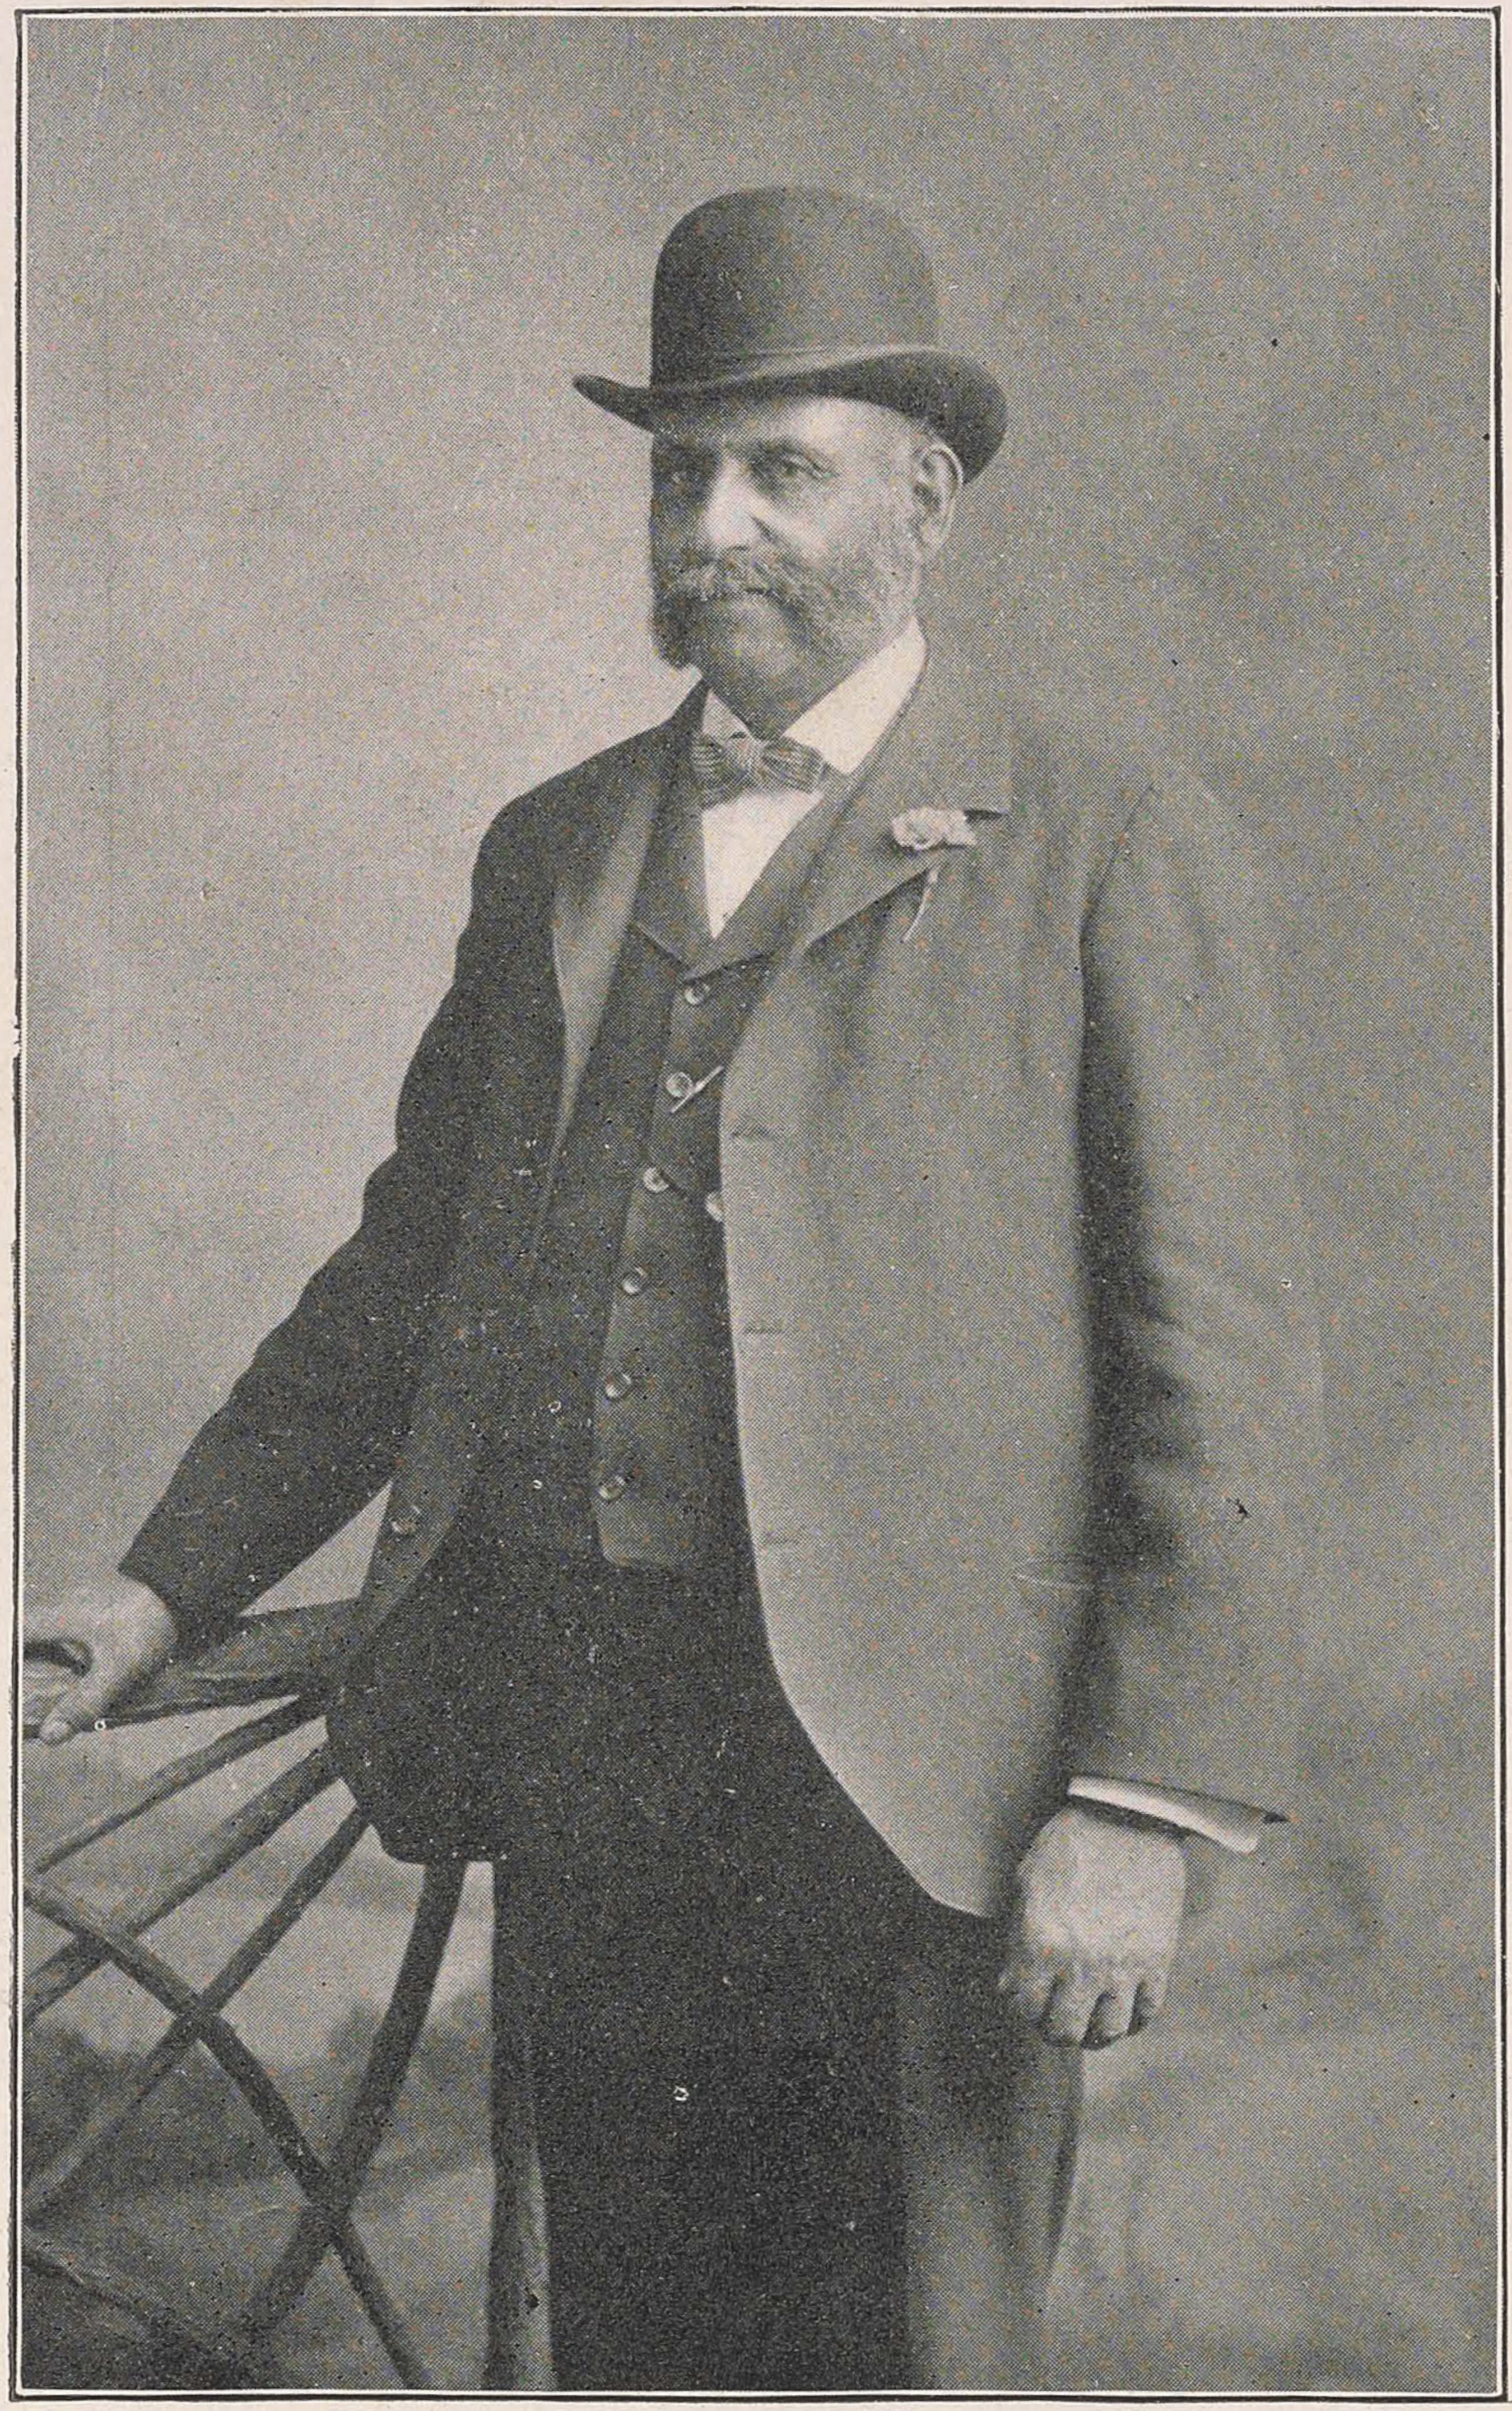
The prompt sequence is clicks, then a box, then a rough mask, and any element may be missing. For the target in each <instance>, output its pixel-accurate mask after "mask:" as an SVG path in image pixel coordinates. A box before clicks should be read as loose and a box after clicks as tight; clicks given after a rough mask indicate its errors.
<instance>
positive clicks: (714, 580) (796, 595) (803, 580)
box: [655, 550, 834, 617]
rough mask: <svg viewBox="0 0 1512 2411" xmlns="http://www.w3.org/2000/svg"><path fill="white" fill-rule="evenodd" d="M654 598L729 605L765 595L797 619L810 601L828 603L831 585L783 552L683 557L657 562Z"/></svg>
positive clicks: (752, 551)
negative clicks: (746, 597) (737, 599)
mask: <svg viewBox="0 0 1512 2411" xmlns="http://www.w3.org/2000/svg"><path fill="white" fill-rule="evenodd" d="M655 588H656V599H657V601H658V603H663V604H672V605H676V604H680V603H681V604H690V603H691V604H699V603H728V602H732V601H733V600H734V599H735V597H736V596H737V595H741V594H765V595H767V596H768V597H769V598H770V599H771V602H773V603H775V604H776V605H777V606H778V607H779V608H780V609H785V610H791V611H794V612H796V613H798V614H799V615H800V617H801V616H805V614H806V607H807V606H812V605H813V604H814V603H815V602H818V603H820V604H826V603H829V601H830V600H831V599H832V597H833V593H834V589H833V587H832V585H831V583H830V581H829V579H828V578H826V577H822V576H820V575H818V574H817V573H816V572H815V571H813V570H808V569H804V568H802V567H800V565H799V563H796V562H793V561H789V560H787V559H786V558H785V556H784V555H782V554H781V553H776V552H769V551H764V550H763V551H756V550H744V551H741V552H728V553H721V554H720V555H719V556H718V557H717V558H716V559H714V560H712V561H711V560H699V559H697V558H696V557H689V556H683V558H681V559H677V560H673V561H670V562H667V563H657V564H656V569H655Z"/></svg>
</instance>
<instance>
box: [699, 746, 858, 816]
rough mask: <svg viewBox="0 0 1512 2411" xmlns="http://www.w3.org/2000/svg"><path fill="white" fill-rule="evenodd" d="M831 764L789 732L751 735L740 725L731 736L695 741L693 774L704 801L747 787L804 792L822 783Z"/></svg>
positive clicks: (713, 800) (715, 800)
mask: <svg viewBox="0 0 1512 2411" xmlns="http://www.w3.org/2000/svg"><path fill="white" fill-rule="evenodd" d="M828 769H829V764H828V762H827V761H826V760H825V758H824V755H823V754H822V753H815V750H814V748H813V746H812V745H800V744H799V743H798V742H797V741H796V739H794V738H791V737H768V738H760V737H753V736H751V735H750V734H749V732H748V731H747V730H744V729H741V730H740V731H739V732H738V733H737V734H736V735H735V736H733V737H696V738H694V740H693V775H694V777H695V779H697V782H698V789H699V792H700V794H701V795H702V796H703V800H704V802H705V803H706V804H717V803H718V802H719V801H720V800H721V798H722V797H724V796H738V795H740V794H741V791H742V790H743V789H746V788H750V787H757V788H766V789H768V790H769V791H770V790H771V789H772V788H781V787H785V788H786V789H787V790H788V791H789V793H797V794H802V795H806V794H808V793H809V792H810V791H811V790H812V789H814V788H817V787H822V786H823V784H824V780H825V773H826V772H827V771H828Z"/></svg>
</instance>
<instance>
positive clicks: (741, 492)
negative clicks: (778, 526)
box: [694, 460, 760, 554]
mask: <svg viewBox="0 0 1512 2411" xmlns="http://www.w3.org/2000/svg"><path fill="white" fill-rule="evenodd" d="M757 500H758V497H757V496H756V492H755V490H753V488H752V485H751V481H750V479H749V478H748V477H747V476H746V475H745V473H744V471H743V470H742V469H741V467H740V465H739V463H738V462H736V461H730V460H727V461H722V462H721V463H720V465H719V466H718V467H717V468H716V469H714V470H712V472H711V474H710V477H709V481H708V483H707V485H706V486H705V487H704V490H703V492H702V494H701V495H700V496H699V498H698V508H697V518H696V521H695V529H694V533H695V535H696V537H697V544H698V549H699V551H700V552H704V553H709V554H717V553H722V552H731V551H734V550H735V549H736V548H738V547H739V546H741V545H745V544H749V543H750V542H751V540H752V538H753V536H755V535H757V534H759V533H760V521H759V519H758V516H757V512H756V503H757Z"/></svg>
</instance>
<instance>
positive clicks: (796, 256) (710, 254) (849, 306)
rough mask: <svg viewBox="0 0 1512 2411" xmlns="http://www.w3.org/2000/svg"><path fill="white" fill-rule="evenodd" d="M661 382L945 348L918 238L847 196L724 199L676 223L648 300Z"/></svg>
mask: <svg viewBox="0 0 1512 2411" xmlns="http://www.w3.org/2000/svg"><path fill="white" fill-rule="evenodd" d="M651 328H652V333H651V360H652V369H651V373H652V381H653V385H657V386H664V385H682V384H691V383H697V382H699V381H702V380H704V379H708V378H713V377H722V376H728V375H732V374H738V373H741V371H745V370H752V369H755V370H760V369H761V368H764V367H771V366H774V365H777V364H780V363H781V362H782V361H784V360H792V361H793V362H794V363H795V365H796V364H798V363H800V362H801V361H802V359H803V358H804V357H805V356H810V357H818V356H820V355H823V354H833V353H837V352H842V351H851V350H861V349H874V350H893V349H906V348H909V347H911V346H914V345H924V346H929V345H933V344H937V343H938V342H939V340H940V312H939V303H938V300H937V299H936V295H935V289H934V277H933V274H932V270H931V268H930V263H929V260H928V258H927V256H926V255H925V253H924V251H923V249H922V247H921V246H920V244H919V242H918V241H917V238H916V237H915V236H914V235H913V234H912V233H911V232H910V230H909V228H908V227H907V226H903V224H902V223H901V222H900V220H898V219H897V218H895V217H892V216H890V215H889V214H888V212H886V211H884V210H877V209H871V208H868V207H865V206H864V205H863V204H861V203H860V202H859V201H856V200H854V199H852V198H850V197H849V196H847V195H845V194H843V193H829V192H823V191H818V190H815V189H811V188H808V187H804V186H797V185H777V186H773V187H771V188H769V189H767V190H763V191H759V192H749V193H725V194H721V195H720V197H718V198H717V199H716V200H712V201H705V202H703V203H702V204H701V206H700V207H699V208H697V209H696V210H692V211H690V212H689V213H688V215H687V216H686V217H685V218H683V219H682V220H681V221H680V223H679V224H678V225H677V226H674V227H673V229H672V231H671V233H670V234H669V235H668V238H667V241H666V242H665V243H664V245H663V246H662V254H661V257H660V259H659V260H658V261H657V263H656V281H655V285H654V288H653V295H652V311H651Z"/></svg>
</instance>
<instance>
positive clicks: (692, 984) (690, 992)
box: [683, 980, 709, 1004]
mask: <svg viewBox="0 0 1512 2411" xmlns="http://www.w3.org/2000/svg"><path fill="white" fill-rule="evenodd" d="M708 1001H709V983H708V981H707V980H689V982H688V984H687V986H685V987H684V989H683V1003H684V1004H707V1003H708Z"/></svg>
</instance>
